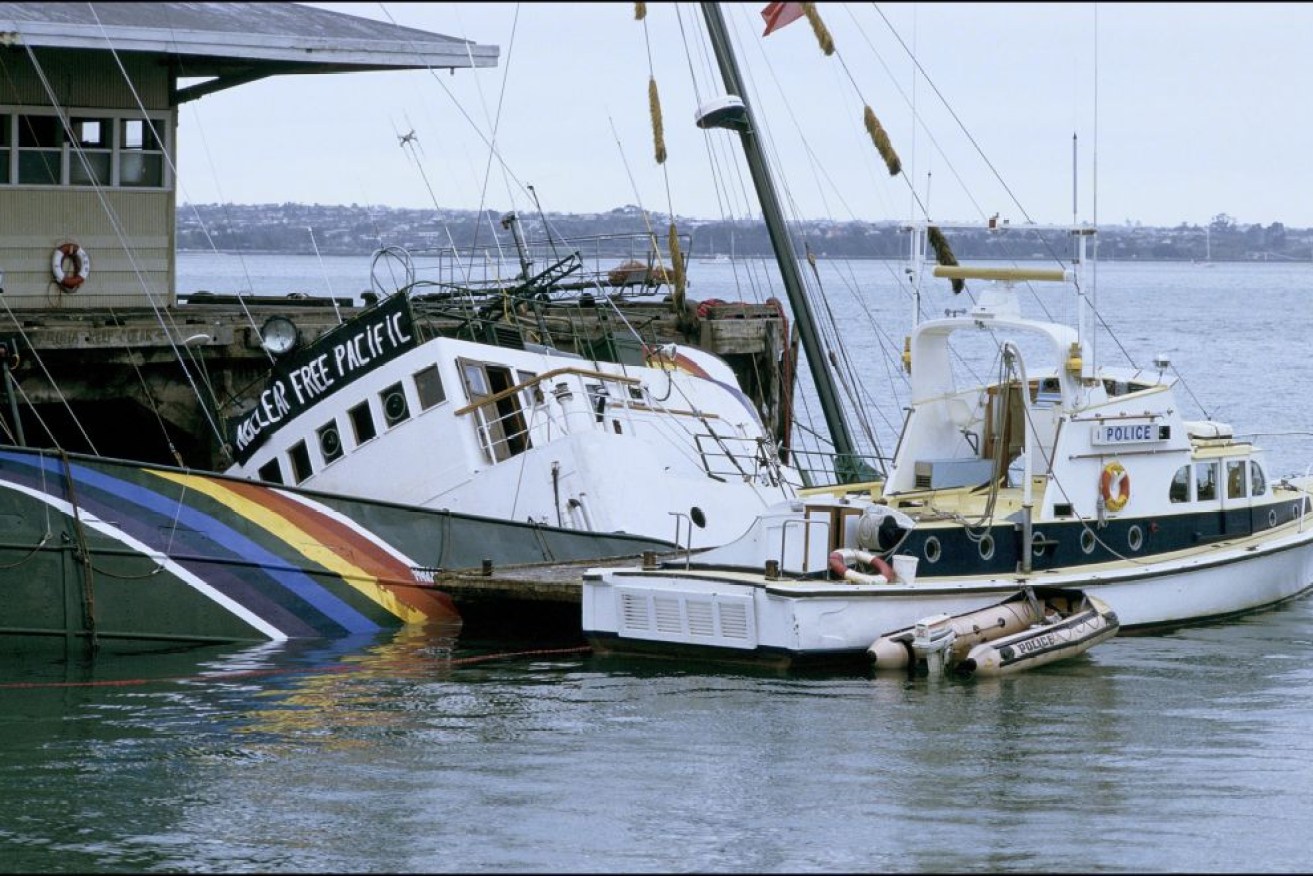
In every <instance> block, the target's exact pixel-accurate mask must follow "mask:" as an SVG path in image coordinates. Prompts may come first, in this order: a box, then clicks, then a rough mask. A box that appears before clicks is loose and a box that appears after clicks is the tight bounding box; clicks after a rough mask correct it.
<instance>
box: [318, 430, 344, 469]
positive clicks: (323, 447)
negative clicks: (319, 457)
mask: <svg viewBox="0 0 1313 876" xmlns="http://www.w3.org/2000/svg"><path fill="white" fill-rule="evenodd" d="M319 450H320V452H321V453H323V455H324V462H332V461H333V460H335V459H337V458H338V457H339V456H341V455H342V437H341V436H340V435H338V433H337V426H335V425H333V424H332V423H330V424H328V425H326V426H321V427H320V428H319Z"/></svg>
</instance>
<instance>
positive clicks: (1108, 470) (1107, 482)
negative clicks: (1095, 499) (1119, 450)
mask: <svg viewBox="0 0 1313 876" xmlns="http://www.w3.org/2000/svg"><path fill="white" fill-rule="evenodd" d="M1099 493H1100V495H1102V496H1103V505H1104V507H1105V508H1107V509H1108V510H1109V511H1120V510H1122V509H1123V508H1125V507H1126V503H1127V502H1128V501H1129V500H1130V498H1131V476H1130V475H1129V474H1127V473H1126V469H1125V468H1123V467H1122V464H1121V463H1120V462H1118V461H1117V460H1115V459H1114V460H1113V461H1112V462H1110V463H1108V464H1107V465H1105V466H1104V467H1103V474H1102V475H1101V476H1100V477H1099Z"/></svg>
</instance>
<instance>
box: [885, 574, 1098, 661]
mask: <svg viewBox="0 0 1313 876" xmlns="http://www.w3.org/2000/svg"><path fill="white" fill-rule="evenodd" d="M1119 627H1120V624H1119V623H1118V620H1117V615H1116V613H1115V612H1114V611H1112V609H1110V608H1109V607H1108V606H1107V604H1106V603H1104V602H1103V600H1101V599H1098V598H1096V597H1092V596H1088V595H1086V594H1085V593H1082V592H1081V591H1078V590H1060V589H1039V590H1034V589H1030V588H1023V589H1022V590H1019V591H1018V592H1017V593H1016V594H1015V595H1014V596H1012V597H1009V598H1008V599H1006V600H1004V601H1003V602H1000V603H998V604H997V605H991V606H989V607H987V608H982V609H979V610H977V611H973V612H967V613H965V614H960V615H956V616H949V615H945V614H940V615H936V616H934V617H929V618H923V619H921V620H920V621H918V622H917V623H916V624H915V625H914V626H912V627H908V628H906V629H902V630H897V631H895V632H892V633H886V634H885V635H883V636H881V637H880V638H878V639H876V640H875V641H874V642H873V643H872V644H871V647H870V648H868V649H867V653H868V654H869V655H870V657H871V661H872V664H873V665H874V666H875V668H876V669H877V670H903V671H908V672H911V673H924V674H931V675H943V674H948V675H952V676H955V677H959V678H967V677H971V676H979V677H993V676H1000V675H1013V674H1016V673H1018V672H1021V671H1023V670H1026V669H1033V668H1035V667H1037V666H1045V665H1047V664H1050V663H1055V662H1057V661H1059V660H1066V659H1069V658H1071V657H1076V656H1079V655H1081V654H1084V653H1085V652H1086V651H1088V650H1089V649H1090V648H1093V647H1094V646H1095V645H1097V644H1099V643H1100V642H1105V641H1107V640H1108V639H1111V638H1112V637H1113V636H1115V635H1117V631H1118V629H1119Z"/></svg>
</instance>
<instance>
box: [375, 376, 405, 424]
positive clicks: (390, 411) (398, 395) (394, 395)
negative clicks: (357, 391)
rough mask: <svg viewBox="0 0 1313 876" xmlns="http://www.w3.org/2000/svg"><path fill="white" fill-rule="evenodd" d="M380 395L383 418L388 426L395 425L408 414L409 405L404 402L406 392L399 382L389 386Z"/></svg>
mask: <svg viewBox="0 0 1313 876" xmlns="http://www.w3.org/2000/svg"><path fill="white" fill-rule="evenodd" d="M380 395H382V397H383V419H384V421H385V422H386V423H387V424H388V425H389V426H395V425H396V424H397V423H400V422H401V421H402V420H404V419H406V418H407V417H409V416H410V406H409V405H407V404H406V393H405V392H403V391H402V389H401V384H400V383H398V384H395V385H393V386H389V387H388V388H387V389H385V390H383V392H382V393H380Z"/></svg>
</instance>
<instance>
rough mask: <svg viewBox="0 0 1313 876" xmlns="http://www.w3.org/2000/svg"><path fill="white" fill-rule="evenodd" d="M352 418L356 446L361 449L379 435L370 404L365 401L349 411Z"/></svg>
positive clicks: (348, 414)
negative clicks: (361, 446) (362, 445)
mask: <svg viewBox="0 0 1313 876" xmlns="http://www.w3.org/2000/svg"><path fill="white" fill-rule="evenodd" d="M347 416H348V417H350V418H351V431H353V432H355V433H356V446H357V447H359V446H360V445H361V444H364V443H365V442H366V441H368V440H369V439H370V438H373V437H374V436H375V435H377V434H378V430H377V429H376V428H374V415H373V414H372V413H371V412H370V410H369V402H367V401H364V402H361V403H360V404H358V405H356V406H355V407H354V408H352V409H351V410H349V411H347Z"/></svg>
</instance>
